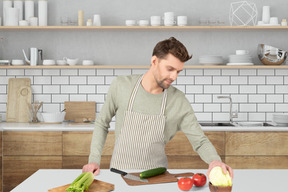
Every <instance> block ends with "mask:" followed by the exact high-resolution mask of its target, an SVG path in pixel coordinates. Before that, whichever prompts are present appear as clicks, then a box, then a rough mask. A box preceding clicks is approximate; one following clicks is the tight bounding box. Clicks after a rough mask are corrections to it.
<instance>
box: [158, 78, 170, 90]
mask: <svg viewBox="0 0 288 192" xmlns="http://www.w3.org/2000/svg"><path fill="white" fill-rule="evenodd" d="M166 80H167V79H163V80H162V81H158V80H156V82H157V84H158V86H159V87H161V88H162V89H168V88H169V86H170V84H168V85H166V84H165V83H164V82H165V81H166Z"/></svg>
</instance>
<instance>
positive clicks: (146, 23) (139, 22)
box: [138, 20, 149, 26]
mask: <svg viewBox="0 0 288 192" xmlns="http://www.w3.org/2000/svg"><path fill="white" fill-rule="evenodd" d="M138 25H139V26H148V25H149V21H148V20H139V21H138Z"/></svg>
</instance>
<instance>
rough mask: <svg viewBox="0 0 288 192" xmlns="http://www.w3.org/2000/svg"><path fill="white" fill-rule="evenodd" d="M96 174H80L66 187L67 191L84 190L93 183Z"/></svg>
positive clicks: (82, 191)
mask: <svg viewBox="0 0 288 192" xmlns="http://www.w3.org/2000/svg"><path fill="white" fill-rule="evenodd" d="M93 180H94V175H93V173H91V172H86V173H82V174H80V175H79V176H78V177H77V178H76V179H75V180H74V181H73V182H72V183H71V185H70V186H69V187H68V188H67V189H66V191H67V192H84V191H85V190H88V188H89V186H90V185H91V184H92V183H93Z"/></svg>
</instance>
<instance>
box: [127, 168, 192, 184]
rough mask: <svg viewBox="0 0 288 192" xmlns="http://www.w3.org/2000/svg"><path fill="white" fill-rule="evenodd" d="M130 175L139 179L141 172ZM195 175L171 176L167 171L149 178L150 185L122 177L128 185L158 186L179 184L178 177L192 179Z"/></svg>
mask: <svg viewBox="0 0 288 192" xmlns="http://www.w3.org/2000/svg"><path fill="white" fill-rule="evenodd" d="M130 174H131V175H135V176H138V177H139V174H140V172H139V173H130ZM193 175H194V173H191V172H187V173H177V174H171V173H169V172H168V171H166V172H165V173H164V174H161V175H157V176H154V177H150V178H147V179H148V181H149V182H148V183H145V182H140V181H134V180H131V179H126V178H124V177H123V176H122V178H123V179H124V181H125V182H126V183H127V184H128V185H149V184H156V183H171V182H177V181H178V179H177V177H192V176H193Z"/></svg>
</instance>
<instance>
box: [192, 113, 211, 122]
mask: <svg viewBox="0 0 288 192" xmlns="http://www.w3.org/2000/svg"><path fill="white" fill-rule="evenodd" d="M195 116H196V117H197V120H198V121H200V122H201V121H212V113H195Z"/></svg>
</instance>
